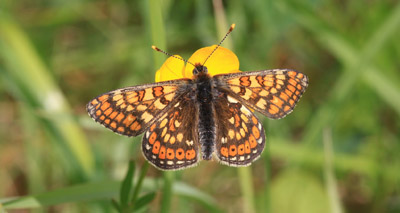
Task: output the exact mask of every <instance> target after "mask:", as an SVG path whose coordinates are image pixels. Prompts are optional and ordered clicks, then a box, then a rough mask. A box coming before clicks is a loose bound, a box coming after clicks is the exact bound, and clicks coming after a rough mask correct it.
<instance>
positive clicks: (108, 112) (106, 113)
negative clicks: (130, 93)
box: [104, 108, 113, 116]
mask: <svg viewBox="0 0 400 213" xmlns="http://www.w3.org/2000/svg"><path fill="white" fill-rule="evenodd" d="M112 111H113V109H112V108H108V109H107V110H106V111H105V112H104V115H106V116H109V115H110V114H111V112H112Z"/></svg>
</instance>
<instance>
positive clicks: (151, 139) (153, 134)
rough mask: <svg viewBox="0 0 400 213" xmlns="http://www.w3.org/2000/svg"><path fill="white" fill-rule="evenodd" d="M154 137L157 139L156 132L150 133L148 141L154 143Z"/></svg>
mask: <svg viewBox="0 0 400 213" xmlns="http://www.w3.org/2000/svg"><path fill="white" fill-rule="evenodd" d="M156 139H157V133H155V132H153V133H151V135H150V137H149V143H150V144H154V142H156Z"/></svg>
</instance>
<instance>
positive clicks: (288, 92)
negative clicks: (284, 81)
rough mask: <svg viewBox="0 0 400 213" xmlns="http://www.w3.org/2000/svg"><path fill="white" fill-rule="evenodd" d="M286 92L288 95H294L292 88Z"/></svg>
mask: <svg viewBox="0 0 400 213" xmlns="http://www.w3.org/2000/svg"><path fill="white" fill-rule="evenodd" d="M285 93H286V94H287V95H288V96H292V94H293V92H292V91H290V90H288V89H287V90H285Z"/></svg>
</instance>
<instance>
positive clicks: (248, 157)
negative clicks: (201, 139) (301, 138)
mask: <svg viewBox="0 0 400 213" xmlns="http://www.w3.org/2000/svg"><path fill="white" fill-rule="evenodd" d="M215 112H216V113H215V114H216V120H217V131H216V132H217V140H216V156H217V158H218V160H219V161H220V162H221V163H223V164H226V165H229V166H247V165H249V164H251V163H252V162H253V161H254V160H256V159H257V158H258V157H260V155H261V152H262V151H263V149H264V146H265V135H264V129H263V127H262V124H261V122H260V121H259V120H258V119H257V117H256V116H254V114H253V113H252V112H251V111H250V110H249V109H248V108H247V107H246V106H245V105H243V104H242V103H240V102H239V101H238V100H237V99H235V98H233V97H231V96H229V95H227V94H225V93H221V94H220V95H219V97H218V98H217V100H216V102H215Z"/></svg>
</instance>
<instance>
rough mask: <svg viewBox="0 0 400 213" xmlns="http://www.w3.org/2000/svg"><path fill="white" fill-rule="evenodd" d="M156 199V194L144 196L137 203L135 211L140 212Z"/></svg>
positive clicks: (151, 193)
mask: <svg viewBox="0 0 400 213" xmlns="http://www.w3.org/2000/svg"><path fill="white" fill-rule="evenodd" d="M155 197H156V192H150V193H147V194H146V195H143V196H142V197H140V198H139V199H137V201H136V202H135V204H134V210H139V209H141V208H143V207H144V206H146V205H148V204H149V203H150V202H151V201H153V200H154V198H155Z"/></svg>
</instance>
